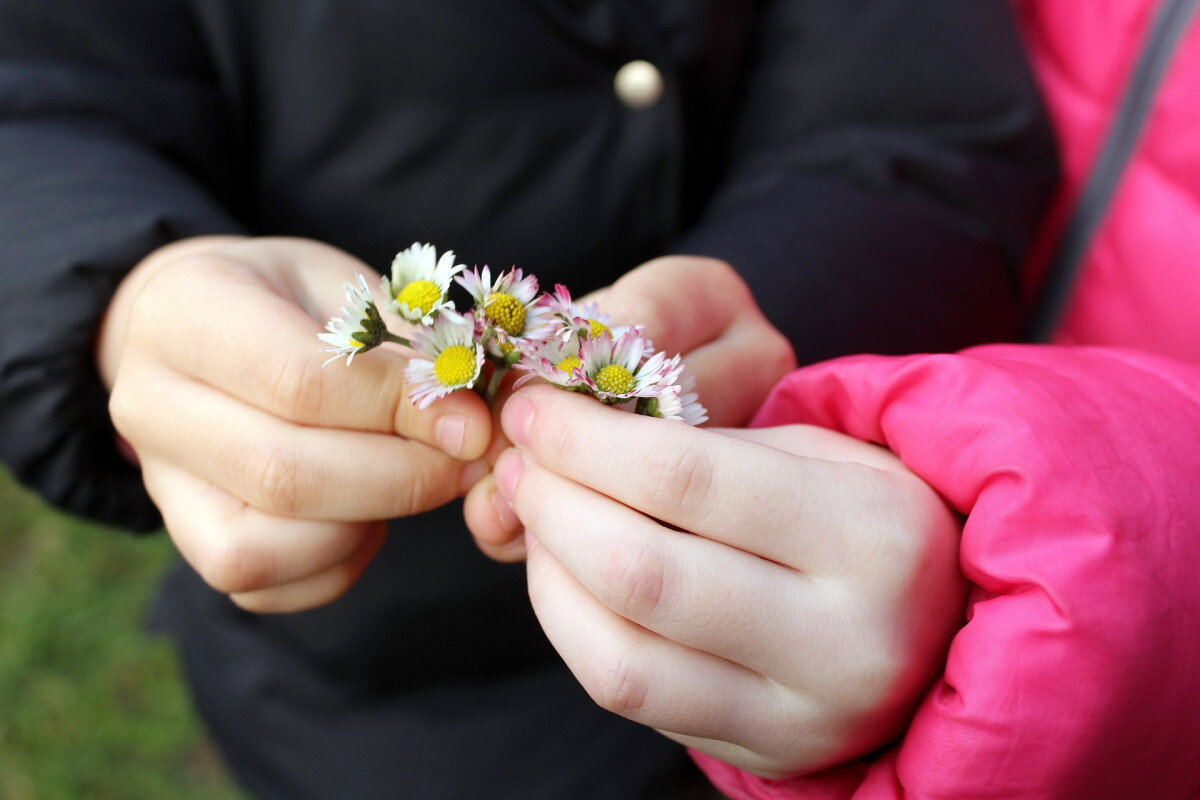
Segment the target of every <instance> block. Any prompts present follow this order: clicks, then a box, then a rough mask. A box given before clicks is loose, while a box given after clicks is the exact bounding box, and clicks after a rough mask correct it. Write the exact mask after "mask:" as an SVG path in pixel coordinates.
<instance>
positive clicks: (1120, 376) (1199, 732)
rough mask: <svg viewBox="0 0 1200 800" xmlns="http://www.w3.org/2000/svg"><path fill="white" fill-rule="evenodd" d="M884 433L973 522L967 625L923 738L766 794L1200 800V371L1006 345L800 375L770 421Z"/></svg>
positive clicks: (730, 775) (726, 781) (779, 783)
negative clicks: (970, 587) (1196, 799)
mask: <svg viewBox="0 0 1200 800" xmlns="http://www.w3.org/2000/svg"><path fill="white" fill-rule="evenodd" d="M793 422H803V423H810V424H816V425H821V426H824V427H827V428H832V429H835V430H839V431H843V432H845V433H847V434H849V435H851V436H854V437H857V438H859V439H864V440H869V441H873V442H878V443H880V444H883V445H885V446H887V447H888V448H890V449H891V450H892V451H893V452H895V453H896V454H897V455H898V456H899V457H900V458H901V459H902V460H903V461H904V463H905V464H906V465H908V467H909V468H910V469H912V470H913V471H914V472H915V473H917V474H918V475H920V476H921V477H922V478H924V479H925V480H926V481H927V482H929V483H930V484H931V485H932V486H933V487H934V488H935V489H937V490H938V491H939V492H941V494H942V495H943V496H944V497H945V498H946V500H947V501H948V502H949V503H950V505H951V506H952V507H954V508H955V509H957V510H958V511H960V512H961V513H962V514H963V515H965V516H966V523H965V527H964V529H963V538H962V546H961V551H960V552H961V562H962V568H963V570H964V573H965V574H966V575H967V577H968V578H969V579H970V581H971V582H972V589H971V595H970V600H969V608H968V617H967V620H968V621H967V623H966V625H965V626H964V627H963V628H962V630H961V631H960V632H959V633H958V634H957V636H955V638H954V641H953V643H952V645H951V648H950V651H949V655H948V659H947V663H946V668H945V672H944V674H943V675H942V677H941V678H939V679H938V680H937V682H936V683H935V685H934V686H933V687H932V688H931V690H930V691H929V693H928V695H927V696H926V697H925V698H924V700H923V702H922V703H921V705H920V707H919V709H918V711H917V714H916V716H915V718H914V720H913V722H912V724H911V726H910V727H909V729H908V730H907V731H906V732H905V734H904V735H903V738H902V740H901V741H900V742H899V743H898V744H896V745H895V746H893V747H891V748H890V749H887V750H886V751H884V752H882V753H881V754H877V755H876V756H875V757H874V758H869V759H863V760H860V761H857V762H854V763H852V764H849V765H845V766H842V767H838V768H835V769H831V770H828V771H825V772H822V773H818V774H814V775H810V776H806V777H800V778H794V779H789V780H766V779H762V778H758V777H756V776H753V775H749V774H747V773H744V772H741V771H739V770H736V769H734V768H733V767H730V766H728V765H726V764H723V763H722V762H720V761H717V760H715V759H712V758H709V757H706V756H704V755H702V754H699V753H694V756H695V758H696V760H697V762H698V763H699V764H700V765H701V767H702V768H703V769H704V770H705V771H706V772H707V774H708V775H709V777H710V779H711V780H712V781H713V782H714V783H715V784H716V786H717V787H718V788H720V789H721V790H722V791H724V792H725V793H726V794H728V795H729V796H730V797H732V798H735V799H736V800H743V799H744V798H780V799H781V798H806V799H811V798H821V799H822V800H835V799H836V800H845V799H846V798H854V800H868V799H869V800H884V799H886V800H899V798H908V799H909V800H918V799H922V800H923V799H924V798H947V799H949V798H953V799H954V800H974V799H975V798H1032V799H1038V798H1046V799H1049V798H1054V800H1075V799H1076V798H1078V800H1097V798H1121V799H1122V800H1131V799H1133V798H1146V799H1147V800H1173V799H1174V798H1179V800H1190V799H1191V798H1195V797H1198V796H1200V366H1196V365H1189V364H1184V363H1181V362H1177V361H1172V360H1169V359H1165V358H1160V357H1157V356H1152V355H1147V354H1144V353H1140V352H1136V351H1131V350H1117V349H1109V348H1084V347H1076V348H1064V347H1054V346H1046V347H1036V346H1017V345H997V346H988V347H982V348H976V349H973V350H968V351H965V352H963V353H960V354H957V355H928V356H909V357H899V358H891V357H887V358H885V357H877V356H856V357H851V358H846V359H840V360H837V361H832V362H827V363H824V364H819V365H816V366H813V367H808V368H805V369H802V370H799V371H797V372H795V373H794V374H792V375H791V376H789V377H788V378H787V379H786V380H784V381H783V382H782V383H781V384H780V385H779V386H778V387H777V388H776V389H775V391H774V392H773V393H772V394H771V396H770V398H769V399H768V401H767V403H766V405H765V406H764V407H763V409H762V411H761V412H760V413H759V415H758V417H757V419H756V425H759V426H765V425H780V424H786V423H793Z"/></svg>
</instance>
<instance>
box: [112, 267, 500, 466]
mask: <svg viewBox="0 0 1200 800" xmlns="http://www.w3.org/2000/svg"><path fill="white" fill-rule="evenodd" d="M242 247H243V249H238V248H237V247H230V248H226V249H224V250H221V251H218V252H210V253H205V254H203V255H199V256H193V257H192V258H190V259H185V260H182V261H180V262H179V263H178V264H177V265H176V266H175V268H172V269H168V270H164V272H163V273H161V274H159V275H157V276H156V277H155V279H154V280H153V281H151V282H150V284H149V285H148V286H147V287H146V289H145V290H144V294H146V295H147V296H146V297H143V298H142V300H141V303H140V308H141V309H143V313H142V314H141V315H140V316H139V317H138V318H137V320H136V323H135V324H136V325H137V326H138V328H137V329H136V330H135V331H134V333H135V334H138V336H139V338H141V339H142V340H143V341H154V342H155V348H156V350H157V353H158V354H159V356H160V357H161V359H162V360H163V362H164V363H165V364H167V365H169V366H170V367H172V368H174V369H175V370H177V371H179V372H181V373H183V374H185V375H189V376H192V377H194V378H196V379H198V380H200V381H203V382H205V383H207V384H209V385H211V386H213V387H215V388H217V389H220V390H221V391H223V392H225V393H226V394H229V395H231V396H233V397H237V398H239V399H241V400H243V401H244V402H246V403H248V404H250V405H254V406H256V407H258V408H261V409H263V410H265V411H268V412H270V413H272V414H274V415H276V416H278V417H280V418H282V419H287V420H289V421H292V422H295V423H298V424H302V425H310V426H319V427H335V428H344V429H352V430H364V431H375V432H391V433H397V434H400V435H402V436H406V437H408V438H412V439H416V440H418V441H422V442H425V443H427V444H431V445H434V446H436V447H439V448H441V449H443V450H445V451H446V452H448V453H449V454H451V455H455V456H459V457H462V458H467V459H471V458H476V457H478V456H479V455H480V454H482V452H483V450H484V448H485V447H486V446H487V443H488V440H489V438H490V435H491V428H490V424H489V420H488V411H487V408H486V405H485V404H484V403H483V401H482V400H481V399H480V398H479V397H478V396H476V395H474V394H472V393H470V392H456V393H454V394H452V395H449V396H448V397H446V398H443V399H442V400H440V401H439V402H437V403H435V404H433V405H432V406H430V407H429V408H427V409H424V410H421V409H418V408H417V407H416V406H415V405H414V404H413V403H412V400H411V399H410V396H409V391H408V389H407V383H406V381H405V377H404V370H405V367H406V366H407V364H408V358H407V354H406V353H405V352H403V351H401V350H398V349H395V348H392V347H391V346H388V345H385V346H382V347H379V348H377V349H375V350H373V351H371V352H370V353H365V354H363V355H362V356H360V357H359V358H356V359H355V361H354V363H353V365H352V366H349V367H348V366H346V365H344V364H340V363H338V364H329V365H328V366H326V365H325V361H326V359H327V357H328V354H327V353H322V352H320V349H319V346H320V342H318V341H317V338H316V334H317V333H318V332H320V330H321V328H322V326H323V325H324V323H325V322H327V321H328V319H329V317H330V316H332V315H333V314H340V310H339V309H340V306H339V304H340V303H344V302H345V294H344V292H343V290H342V287H341V283H340V281H341V280H346V281H349V282H355V281H357V278H356V277H355V271H356V269H357V270H359V271H362V272H363V273H364V274H366V275H367V276H368V277H369V280H368V285H372V284H374V283H377V282H378V277H377V276H376V275H375V273H374V272H371V271H369V270H368V269H367V268H366V267H365V266H364V265H362V264H361V263H360V262H358V261H356V260H354V259H351V258H349V257H348V256H345V255H344V254H339V255H338V256H333V255H328V254H327V253H326V251H329V253H337V251H335V250H332V248H324V249H321V250H318V252H320V253H322V255H323V257H327V258H328V262H327V263H326V262H323V263H322V266H323V267H324V269H316V270H311V271H313V272H316V273H318V274H320V275H323V276H324V280H321V281H318V280H317V279H316V278H309V280H310V281H311V282H312V291H314V292H317V294H315V295H314V296H313V297H312V298H311V307H306V304H307V302H308V301H309V300H310V299H309V298H306V297H298V296H296V295H295V294H294V293H289V292H288V291H287V287H288V284H286V283H284V282H283V281H282V280H271V276H270V275H269V274H266V275H264V274H263V272H264V271H267V272H269V269H267V268H259V269H255V268H252V267H251V265H250V262H248V261H246V260H243V259H244V258H246V256H245V252H244V245H243V246H242ZM260 248H261V245H260ZM255 252H256V255H257V252H258V251H255ZM306 252H307V251H303V250H300V251H298V252H295V253H293V252H291V251H288V252H286V253H284V254H282V255H279V256H278V257H279V258H280V259H282V258H284V257H285V256H290V257H294V258H295V259H296V263H294V264H293V269H294V270H298V269H300V268H302V267H305V266H309V265H308V264H306V263H305V261H306V259H307V260H308V261H311V260H312V256H311V255H306ZM258 257H259V259H260V260H261V259H262V257H261V256H258ZM179 297H185V298H186V299H187V301H186V302H184V303H180V302H178V298H179ZM377 300H382V298H377ZM160 331H186V332H187V335H186V336H184V335H162V334H161V333H159V332H160Z"/></svg>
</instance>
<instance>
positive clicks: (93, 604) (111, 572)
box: [0, 468, 244, 800]
mask: <svg viewBox="0 0 1200 800" xmlns="http://www.w3.org/2000/svg"><path fill="white" fill-rule="evenodd" d="M175 558H177V556H176V555H175V551H174V548H173V547H172V545H171V542H170V540H169V539H168V538H167V537H166V536H165V535H162V534H160V535H154V536H148V537H140V538H139V537H134V536H132V535H130V534H127V533H124V532H122V531H118V530H112V529H108V528H104V527H100V526H96V525H89V524H86V523H83V522H80V521H78V520H76V519H74V518H71V517H69V516H66V515H63V514H60V513H58V512H56V511H53V510H50V509H48V508H47V507H46V506H45V505H44V504H43V503H42V502H41V501H40V500H38V499H37V498H36V497H34V496H33V495H31V494H29V493H28V492H26V491H24V490H23V489H22V488H21V487H20V486H18V485H17V484H16V482H15V481H14V480H13V479H12V477H11V476H10V475H9V474H8V473H7V472H5V471H3V468H0V800H60V799H61V800H110V799H111V800H141V798H147V800H158V798H181V800H244V798H243V795H241V794H240V793H239V792H238V791H237V790H236V789H235V788H234V787H233V784H232V782H231V780H230V779H229V778H228V777H227V776H226V775H225V771H224V768H223V766H222V764H221V761H220V759H219V757H218V755H217V754H216V753H215V751H214V750H213V749H212V747H211V746H210V745H209V743H208V742H207V740H206V738H205V735H204V731H203V729H202V726H201V724H200V722H199V720H198V719H197V717H196V714H195V712H194V711H193V709H192V707H191V703H190V700H189V699H188V696H187V693H186V691H185V689H184V686H183V683H182V680H181V677H180V673H179V667H178V664H177V662H176V659H175V653H174V650H173V648H172V646H171V644H170V642H169V641H168V640H166V639H164V638H162V637H158V636H154V635H153V634H149V633H147V632H146V631H145V630H144V627H143V626H144V621H145V617H146V613H147V610H148V608H149V603H150V600H151V598H152V597H153V594H154V589H155V586H156V584H157V582H158V579H159V576H161V575H162V574H163V572H164V571H165V570H166V569H167V568H168V567H169V566H170V564H171V563H172V562H173V560H174V559H175Z"/></svg>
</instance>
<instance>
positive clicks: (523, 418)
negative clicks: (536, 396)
mask: <svg viewBox="0 0 1200 800" xmlns="http://www.w3.org/2000/svg"><path fill="white" fill-rule="evenodd" d="M503 421H504V432H505V433H506V434H508V438H509V441H511V442H512V443H513V444H521V445H524V444H529V424H530V423H531V422H533V402H532V401H530V399H529V398H528V397H524V396H522V395H520V394H516V395H513V396H512V397H510V398H509V400H508V402H507V403H505V404H504V412H503Z"/></svg>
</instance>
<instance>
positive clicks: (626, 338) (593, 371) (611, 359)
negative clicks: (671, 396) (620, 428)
mask: <svg viewBox="0 0 1200 800" xmlns="http://www.w3.org/2000/svg"><path fill="white" fill-rule="evenodd" d="M645 351H646V337H645V336H643V335H642V332H641V331H639V330H630V331H626V332H625V333H624V334H622V335H621V336H619V337H617V338H615V339H614V338H613V337H612V336H610V335H609V334H607V333H602V334H600V335H599V336H597V337H596V338H594V339H585V340H584V341H583V343H582V344H581V345H580V346H579V358H580V361H581V365H580V366H579V367H576V370H578V371H579V372H580V373H581V377H582V378H583V385H584V386H586V387H587V388H588V390H589V391H590V392H591V393H592V394H594V395H595V396H596V397H598V398H600V399H601V400H603V401H604V402H606V403H609V404H610V405H611V404H613V403H622V402H624V401H626V400H630V399H632V398H635V397H650V396H653V395H655V394H656V393H657V386H658V384H659V383H660V382H661V381H662V380H663V378H665V377H667V375H668V370H670V369H672V368H673V367H674V362H671V361H667V360H666V354H665V353H655V354H654V355H653V356H651V357H650V358H648V359H647V360H646V361H645V362H644V363H643V362H642V354H643V353H645Z"/></svg>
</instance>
